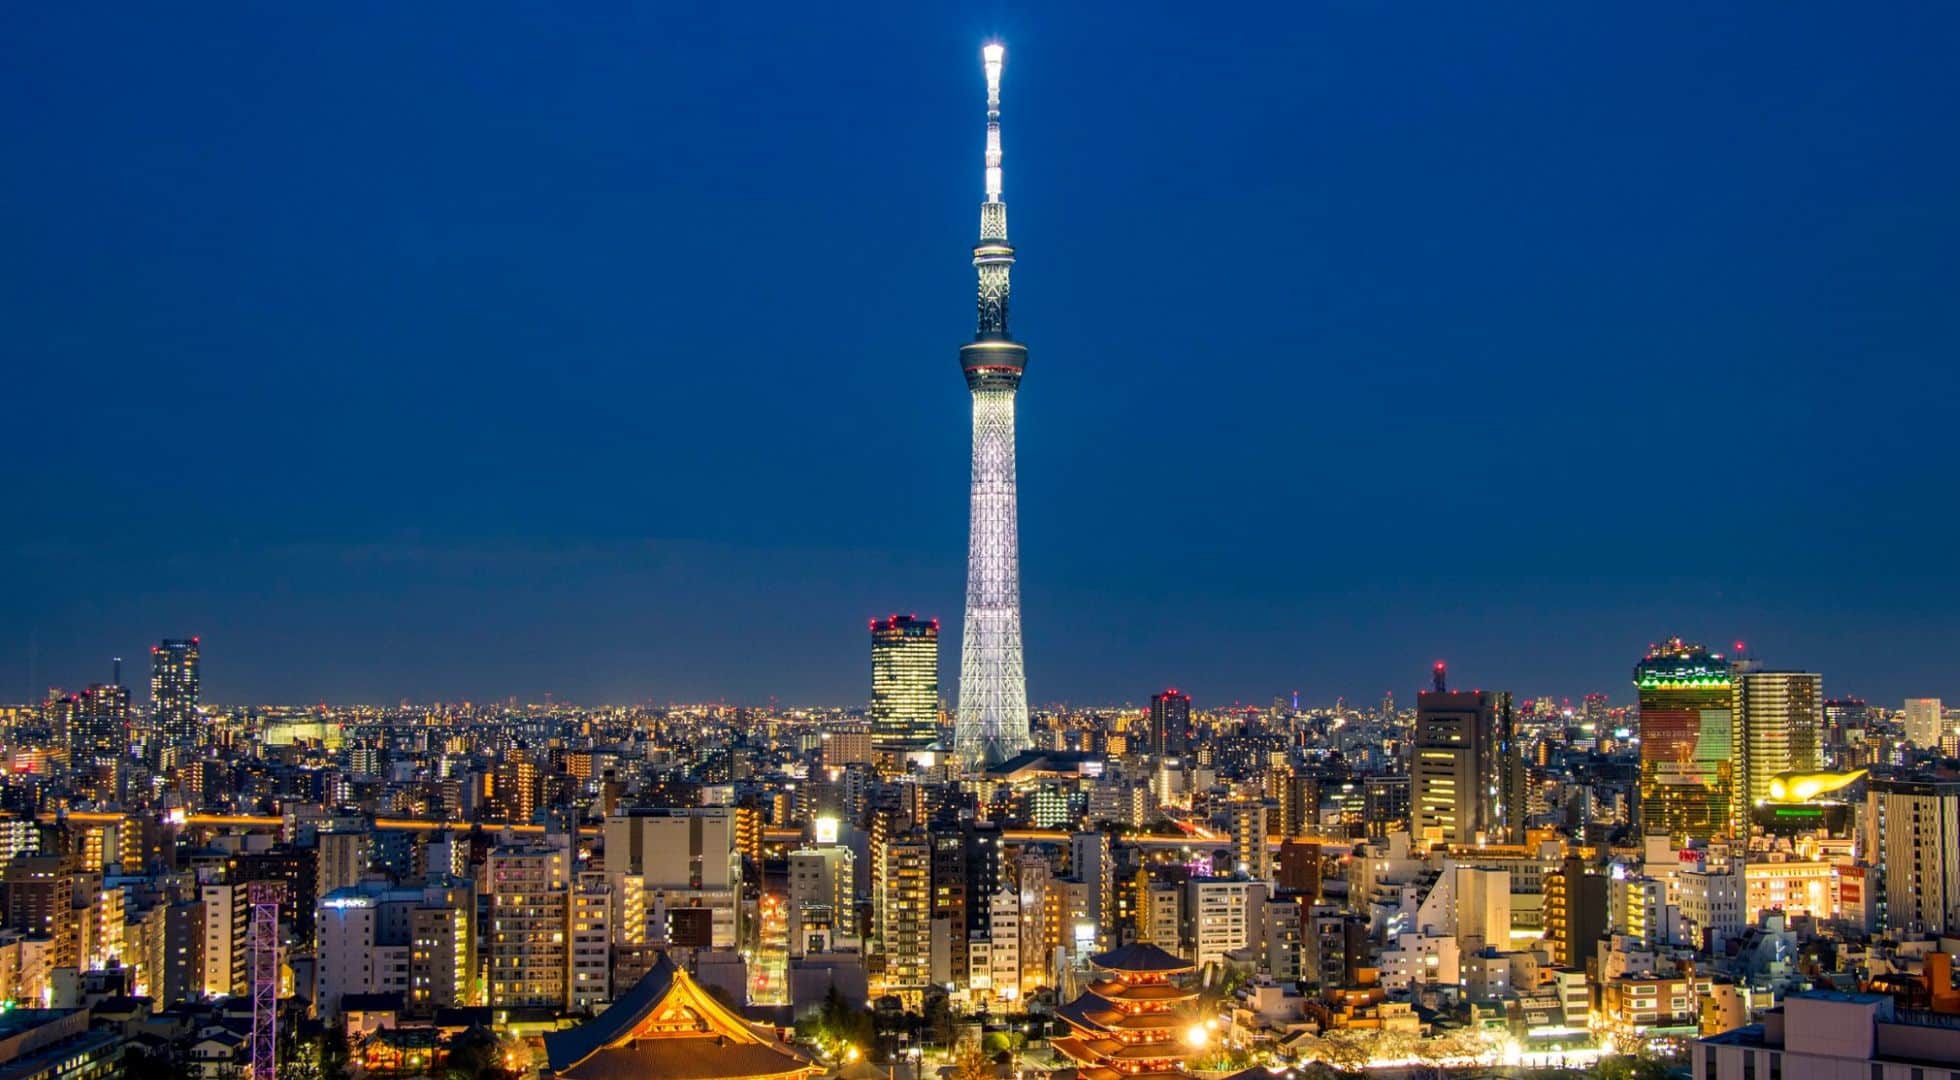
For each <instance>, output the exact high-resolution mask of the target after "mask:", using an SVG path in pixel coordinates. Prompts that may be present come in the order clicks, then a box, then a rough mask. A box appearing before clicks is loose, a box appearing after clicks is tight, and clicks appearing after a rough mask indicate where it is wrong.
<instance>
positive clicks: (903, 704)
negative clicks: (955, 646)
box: [871, 615, 939, 750]
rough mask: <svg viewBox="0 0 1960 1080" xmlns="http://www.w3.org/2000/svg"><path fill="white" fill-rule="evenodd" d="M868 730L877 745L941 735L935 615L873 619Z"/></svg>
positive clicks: (901, 745) (907, 746) (896, 745)
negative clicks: (869, 729)
mask: <svg viewBox="0 0 1960 1080" xmlns="http://www.w3.org/2000/svg"><path fill="white" fill-rule="evenodd" d="M871 734H872V738H873V739H874V740H875V741H876V743H877V745H878V748H879V749H881V750H916V749H920V748H922V747H926V746H930V745H932V744H933V743H934V742H935V741H937V740H938V738H939V620H938V619H925V620H920V619H917V618H914V617H913V616H910V615H893V616H892V617H891V618H889V619H873V620H871Z"/></svg>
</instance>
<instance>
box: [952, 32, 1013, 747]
mask: <svg viewBox="0 0 1960 1080" xmlns="http://www.w3.org/2000/svg"><path fill="white" fill-rule="evenodd" d="M1006 52H1007V50H1005V49H1004V48H1002V47H1001V46H999V45H988V46H987V47H986V48H985V49H983V50H982V56H983V57H984V58H985V61H986V71H987V199H986V201H985V202H983V203H981V204H980V242H979V243H978V244H975V245H974V247H973V266H974V268H975V269H976V270H978V271H979V275H980V326H979V329H978V330H977V331H976V332H975V333H974V335H973V341H972V342H971V343H969V344H966V345H962V346H960V368H961V370H963V371H964V372H966V385H967V388H968V389H969V390H971V391H972V392H973V496H972V509H971V519H970V527H971V534H970V539H969V542H968V545H967V565H966V627H965V631H964V633H963V635H962V637H961V643H960V711H959V717H958V721H957V724H956V726H955V728H954V750H955V752H956V753H957V754H958V755H959V759H960V761H961V762H962V763H963V764H965V765H967V766H968V767H975V766H979V765H983V764H986V763H988V762H995V761H1000V760H1003V759H1005V758H1009V757H1012V756H1014V755H1015V754H1018V753H1020V752H1021V751H1022V750H1025V749H1027V746H1028V684H1027V677H1026V675H1025V674H1024V673H1023V670H1022V666H1021V555H1020V540H1019V534H1020V529H1019V526H1018V524H1017V520H1016V515H1015V506H1014V503H1015V498H1014V391H1015V390H1016V389H1018V388H1019V387H1020V385H1021V371H1022V369H1024V368H1025V367H1026V366H1027V362H1028V350H1027V346H1025V345H1021V344H1019V343H1018V342H1016V341H1015V340H1014V339H1013V338H1012V337H1011V336H1010V335H1009V334H1008V331H1007V293H1008V271H1009V270H1010V269H1012V268H1013V266H1014V247H1013V245H1011V244H1009V243H1008V242H1007V204H1006V203H1004V202H1002V201H1001V197H1000V175H1001V173H1000V68H1001V61H1002V59H1003V58H1004V57H1005V56H1006Z"/></svg>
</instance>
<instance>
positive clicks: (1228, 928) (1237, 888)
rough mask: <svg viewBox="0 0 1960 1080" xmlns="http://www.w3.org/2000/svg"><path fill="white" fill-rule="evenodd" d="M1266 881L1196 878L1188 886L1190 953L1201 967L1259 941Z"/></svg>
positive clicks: (1186, 917)
mask: <svg viewBox="0 0 1960 1080" xmlns="http://www.w3.org/2000/svg"><path fill="white" fill-rule="evenodd" d="M1265 902H1266V883H1265V882H1263V881H1244V880H1240V879H1236V878H1192V879H1191V880H1190V881H1189V882H1187V883H1186V884H1185V887H1184V940H1185V943H1186V953H1187V955H1189V956H1190V957H1191V961H1192V963H1194V964H1196V965H1197V966H1199V967H1203V966H1204V965H1206V964H1210V963H1216V962H1218V961H1221V960H1223V959H1224V958H1225V954H1226V953H1229V952H1234V951H1236V950H1239V949H1244V948H1247V947H1250V946H1253V945H1256V944H1257V943H1258V941H1259V937H1260V934H1259V916H1260V913H1261V910H1262V909H1263V908H1264V906H1265Z"/></svg>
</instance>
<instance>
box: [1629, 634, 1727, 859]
mask: <svg viewBox="0 0 1960 1080" xmlns="http://www.w3.org/2000/svg"><path fill="white" fill-rule="evenodd" d="M1633 682H1634V686H1635V687H1636V688H1637V689H1638V690H1639V692H1640V825H1641V832H1643V833H1645V834H1647V835H1649V836H1671V837H1674V838H1675V839H1677V840H1683V839H1695V840H1708V839H1712V838H1714V837H1716V836H1722V835H1727V834H1729V833H1730V832H1731V831H1732V830H1733V828H1734V818H1733V813H1734V804H1733V800H1734V798H1735V779H1736V769H1735V674H1734V672H1733V671H1732V670H1731V668H1730V666H1729V664H1728V663H1726V662H1725V661H1723V659H1722V658H1721V657H1719V656H1711V655H1710V654H1709V652H1708V650H1707V649H1704V648H1702V647H1701V646H1699V645H1691V644H1689V643H1687V642H1684V641H1682V640H1681V639H1680V638H1672V639H1670V640H1669V641H1668V642H1667V643H1665V644H1663V645H1657V646H1655V647H1654V648H1653V649H1651V650H1649V651H1648V653H1647V656H1646V658H1645V659H1643V660H1641V661H1640V663H1639V664H1637V665H1635V667H1634V669H1633Z"/></svg>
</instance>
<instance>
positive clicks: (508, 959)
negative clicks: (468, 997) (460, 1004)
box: [484, 846, 571, 1009]
mask: <svg viewBox="0 0 1960 1080" xmlns="http://www.w3.org/2000/svg"><path fill="white" fill-rule="evenodd" d="M570 863H571V859H570V858H569V855H568V853H567V852H566V850H565V849H564V848H562V847H542V846H540V847H521V846H503V847H498V848H495V849H494V850H492V851H491V852H490V858H489V861H488V864H487V865H486V867H485V871H484V878H485V881H486V882H487V884H488V886H489V893H490V922H489V932H488V933H487V934H485V935H484V941H485V945H486V949H487V951H488V953H489V956H490V1004H491V1005H494V1006H503V1007H509V1006H532V1005H535V1006H542V1007H546V1008H553V1009H562V1008H564V1007H565V1006H566V1003H567V1002H568V1000H569V998H570V994H569V985H568V977H569V975H570V973H571V953H570V951H569V949H568V947H567V942H566V936H567V934H568V933H569V931H570V929H571V867H570Z"/></svg>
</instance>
